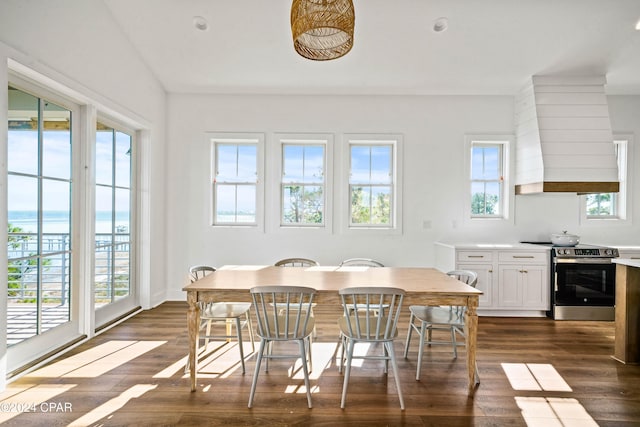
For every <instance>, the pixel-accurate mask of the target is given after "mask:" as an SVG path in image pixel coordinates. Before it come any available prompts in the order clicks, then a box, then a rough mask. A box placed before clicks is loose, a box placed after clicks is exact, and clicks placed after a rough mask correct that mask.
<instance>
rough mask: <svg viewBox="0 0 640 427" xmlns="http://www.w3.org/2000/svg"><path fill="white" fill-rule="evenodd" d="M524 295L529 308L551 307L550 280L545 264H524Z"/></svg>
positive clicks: (526, 306) (542, 308)
mask: <svg viewBox="0 0 640 427" xmlns="http://www.w3.org/2000/svg"><path fill="white" fill-rule="evenodd" d="M521 268H522V271H523V273H522V297H523V306H524V307H525V308H527V309H539V310H548V309H549V294H550V292H551V290H550V289H549V280H548V277H547V268H546V266H544V265H523V266H521Z"/></svg>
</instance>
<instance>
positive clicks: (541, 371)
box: [502, 363, 572, 392]
mask: <svg viewBox="0 0 640 427" xmlns="http://www.w3.org/2000/svg"><path fill="white" fill-rule="evenodd" d="M502 369H503V370H504V373H505V374H506V375H507V378H508V379H509V382H510V383H511V387H512V388H513V389H514V390H528V391H541V390H544V391H567V392H570V391H572V390H571V387H570V386H569V384H567V382H566V381H565V380H564V379H563V378H562V376H561V375H560V374H559V373H558V371H556V369H555V368H554V367H553V366H552V365H550V364H548V363H502Z"/></svg>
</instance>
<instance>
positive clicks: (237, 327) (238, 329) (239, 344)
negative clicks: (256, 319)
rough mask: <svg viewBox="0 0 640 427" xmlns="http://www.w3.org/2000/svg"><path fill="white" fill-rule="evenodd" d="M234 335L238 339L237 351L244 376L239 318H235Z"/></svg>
mask: <svg viewBox="0 0 640 427" xmlns="http://www.w3.org/2000/svg"><path fill="white" fill-rule="evenodd" d="M236 334H237V337H238V349H239V350H240V363H241V364H242V374H243V375H244V373H245V370H244V348H243V345H242V326H241V325H240V318H239V317H236Z"/></svg>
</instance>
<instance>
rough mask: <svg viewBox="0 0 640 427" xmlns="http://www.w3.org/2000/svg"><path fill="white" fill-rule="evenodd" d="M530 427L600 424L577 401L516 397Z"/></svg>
mask: <svg viewBox="0 0 640 427" xmlns="http://www.w3.org/2000/svg"><path fill="white" fill-rule="evenodd" d="M515 399H516V403H517V405H518V407H519V408H520V410H521V411H522V417H523V418H524V420H525V422H526V423H527V426H528V427H556V426H557V427H574V426H575V427H597V426H598V423H596V422H595V420H594V419H593V418H591V416H590V415H589V414H588V413H587V411H586V410H585V409H584V407H583V406H582V405H581V404H580V402H578V400H576V399H564V398H556V397H516V398H515Z"/></svg>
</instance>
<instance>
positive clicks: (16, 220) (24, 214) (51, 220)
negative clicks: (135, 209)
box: [8, 211, 129, 233]
mask: <svg viewBox="0 0 640 427" xmlns="http://www.w3.org/2000/svg"><path fill="white" fill-rule="evenodd" d="M8 218H9V224H11V225H12V226H13V227H20V228H21V229H22V231H23V232H25V233H35V232H36V231H37V228H38V212H37V211H9V212H8ZM42 222H43V223H44V224H45V232H46V233H68V232H69V212H66V211H44V212H43V213H42ZM115 226H116V230H117V231H118V232H124V233H126V232H127V231H129V212H128V211H121V212H116V217H115ZM109 232H111V211H98V212H96V233H109Z"/></svg>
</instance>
